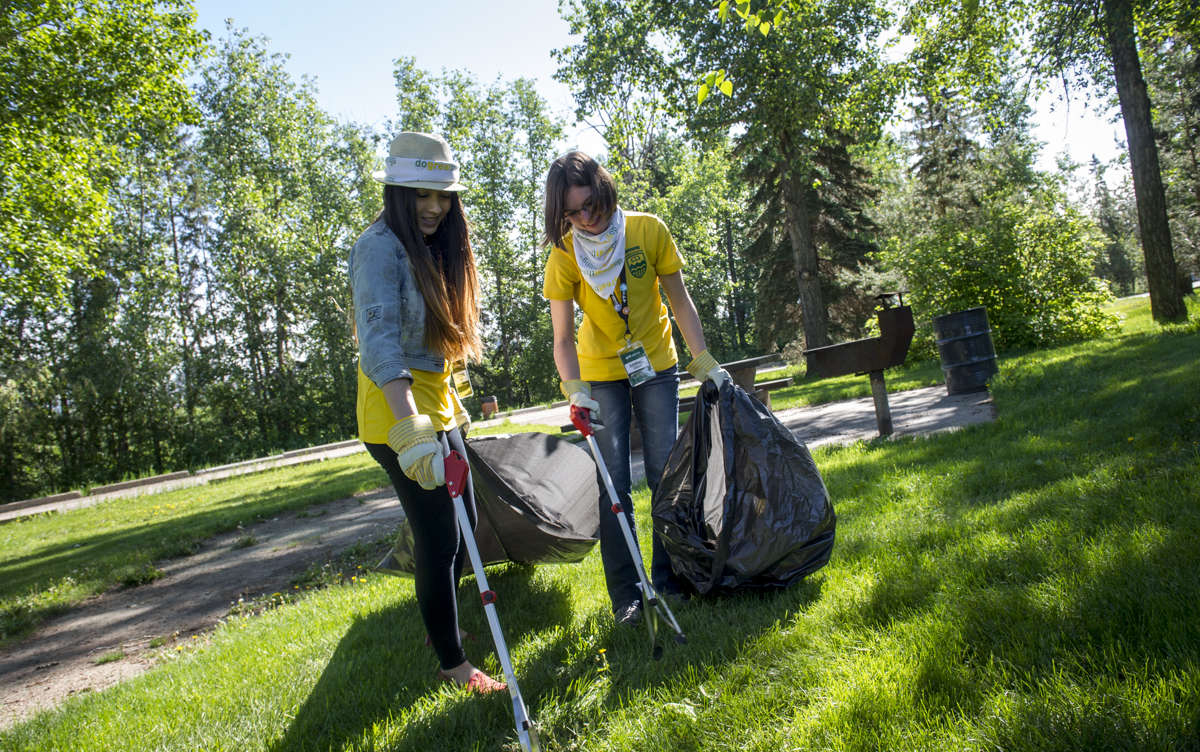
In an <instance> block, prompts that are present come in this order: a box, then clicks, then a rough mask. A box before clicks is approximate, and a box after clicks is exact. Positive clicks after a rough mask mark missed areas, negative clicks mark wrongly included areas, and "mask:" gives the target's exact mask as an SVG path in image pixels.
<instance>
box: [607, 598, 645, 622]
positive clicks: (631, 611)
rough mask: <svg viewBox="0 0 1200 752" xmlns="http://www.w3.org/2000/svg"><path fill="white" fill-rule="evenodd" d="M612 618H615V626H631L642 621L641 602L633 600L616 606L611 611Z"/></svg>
mask: <svg viewBox="0 0 1200 752" xmlns="http://www.w3.org/2000/svg"><path fill="white" fill-rule="evenodd" d="M613 618H614V619H616V620H617V626H621V627H633V626H637V625H638V624H641V622H642V602H641V601H640V600H635V601H633V602H632V603H628V604H626V605H624V606H618V607H617V610H616V611H615V612H613Z"/></svg>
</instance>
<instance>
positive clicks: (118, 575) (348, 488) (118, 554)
mask: <svg viewBox="0 0 1200 752" xmlns="http://www.w3.org/2000/svg"><path fill="white" fill-rule="evenodd" d="M384 482H386V477H385V476H383V475H382V473H381V471H380V470H379V466H378V465H376V464H375V461H374V460H372V459H371V458H370V456H368V455H367V454H366V453H365V452H364V453H361V454H355V455H350V456H347V457H341V458H336V459H331V460H326V461H323V462H313V463H307V464H304V465H295V466H292V467H286V468H278V469H274V470H270V471H266V472H262V473H257V474H254V475H244V476H239V477H235V478H227V479H225V480H219V481H215V482H212V483H209V484H207V485H203V486H193V487H191V488H183V489H178V490H175V491H168V492H166V493H160V494H152V495H146V496H136V497H132V498H124V499H111V500H108V501H104V502H101V503H100V504H97V505H96V506H92V507H85V508H83V509H77V510H73V511H71V512H68V513H64V514H58V513H50V514H42V515H36V516H32V517H26V518H22V519H18V520H16V521H13V522H8V523H5V524H3V525H0V551H3V552H4V555H3V558H2V559H0V644H3V642H7V641H11V639H13V638H14V637H19V636H21V635H24V634H27V633H28V632H29V631H30V630H31V629H34V628H36V627H37V625H38V624H40V623H41V622H42V621H44V620H45V619H46V618H47V617H49V616H52V615H54V614H57V613H61V612H62V611H63V610H64V609H65V608H68V607H69V606H71V605H73V604H76V603H78V602H79V601H81V600H82V599H84V598H86V597H88V596H90V595H94V594H96V593H100V592H104V591H105V590H108V589H110V588H113V587H118V586H125V587H134V586H137V585H142V584H145V583H147V582H151V581H153V580H154V579H156V578H157V577H159V576H160V573H159V570H158V569H157V568H156V567H155V566H154V562H156V561H160V560H162V559H169V558H172V557H176V556H183V555H186V554H188V553H191V552H192V551H194V550H195V549H196V547H197V546H198V545H199V544H200V542H201V541H203V540H204V539H205V538H209V537H211V536H213V535H217V534H219V533H224V532H228V531H231V530H236V529H237V528H238V527H239V526H243V525H250V524H252V523H254V522H256V521H258V520H263V519H268V518H270V517H273V516H275V515H277V514H280V513H282V512H287V511H295V510H301V509H304V508H306V507H308V506H311V505H313V504H319V503H323V502H327V501H331V500H333V499H339V498H343V497H346V496H350V495H351V494H354V493H356V492H359V491H366V490H370V489H374V488H378V487H379V486H380V485H382V484H383V483H384Z"/></svg>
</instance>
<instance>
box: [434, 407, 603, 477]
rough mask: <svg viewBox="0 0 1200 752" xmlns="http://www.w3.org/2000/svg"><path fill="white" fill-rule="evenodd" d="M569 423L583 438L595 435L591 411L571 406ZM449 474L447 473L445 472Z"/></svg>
mask: <svg viewBox="0 0 1200 752" xmlns="http://www.w3.org/2000/svg"><path fill="white" fill-rule="evenodd" d="M571 423H573V424H574V425H575V427H576V428H578V429H579V432H580V433H581V434H583V435H584V436H591V435H592V434H594V433H596V431H595V430H594V429H593V428H592V411H591V410H589V409H587V408H586V407H580V406H579V405H571ZM447 472H449V471H447Z"/></svg>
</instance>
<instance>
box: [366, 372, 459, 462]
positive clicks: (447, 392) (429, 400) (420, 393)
mask: <svg viewBox="0 0 1200 752" xmlns="http://www.w3.org/2000/svg"><path fill="white" fill-rule="evenodd" d="M451 368H452V364H451V363H450V361H449V360H447V361H446V368H445V370H443V371H442V372H441V373H438V372H436V371H422V370H419V369H416V368H413V369H411V372H412V395H413V401H414V402H416V403H417V412H419V413H421V414H422V415H428V416H429V419H430V420H431V421H432V422H433V427H434V429H435V430H437V431H449V430H450V429H451V428H454V426H455V421H454V413H455V412H463V413H465V412H466V410H464V409H463V407H462V402H460V401H459V399H458V394H457V393H455V391H454V389H453V387H452V385H451V384H452V382H451V378H450V373H451ZM356 407H357V414H358V438H359V439H360V440H362V441H364V442H366V443H368V444H386V443H387V434H388V429H389V428H391V427H392V424H394V423H395V422H396V417H395V416H394V415H393V414H392V408H391V407H389V406H388V403H387V398H385V397H384V396H383V390H382V389H380V388H379V387H378V386H376V385H375V382H373V381H371V380H370V379H369V378H367V375H366V374H365V373H363V370H362V366H361V365H360V366H359V367H358V404H357V406H356Z"/></svg>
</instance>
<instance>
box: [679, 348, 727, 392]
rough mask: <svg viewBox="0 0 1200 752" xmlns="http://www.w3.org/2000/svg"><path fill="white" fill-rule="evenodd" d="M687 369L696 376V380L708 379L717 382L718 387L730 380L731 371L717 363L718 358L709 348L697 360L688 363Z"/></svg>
mask: <svg viewBox="0 0 1200 752" xmlns="http://www.w3.org/2000/svg"><path fill="white" fill-rule="evenodd" d="M687 371H688V373H690V374H691V375H693V376H695V377H696V381H701V382H702V381H704V380H706V379H707V380H708V381H711V382H712V383H714V384H716V385H717V388H718V389H720V388H721V385H722V384H724V383H725V382H726V381H729V372H728V371H726V370H725V369H724V368H722V367H721V365H720V364H719V363H717V359H716V358H714V357H713V356H712V355H711V354H710V353H709V352H708V350H705V351H704V352H702V353H700V354H699V355H697V356H696V358H695V360H693V361H692V362H691V363H688V367H687Z"/></svg>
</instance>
